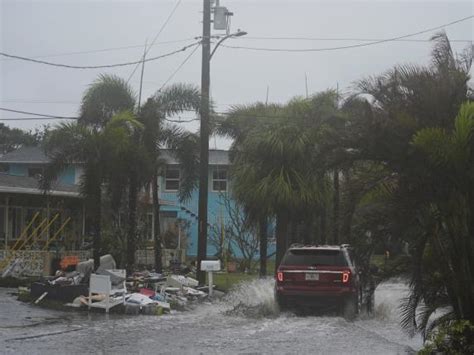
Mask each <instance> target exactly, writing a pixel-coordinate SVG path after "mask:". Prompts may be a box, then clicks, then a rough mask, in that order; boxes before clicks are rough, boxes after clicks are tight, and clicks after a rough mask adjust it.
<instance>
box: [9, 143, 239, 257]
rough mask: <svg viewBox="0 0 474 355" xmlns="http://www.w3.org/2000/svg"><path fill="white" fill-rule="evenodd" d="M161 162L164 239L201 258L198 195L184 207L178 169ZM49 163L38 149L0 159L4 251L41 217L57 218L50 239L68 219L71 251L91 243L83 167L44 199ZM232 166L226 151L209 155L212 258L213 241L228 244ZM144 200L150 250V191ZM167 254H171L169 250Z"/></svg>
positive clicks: (165, 154)
mask: <svg viewBox="0 0 474 355" xmlns="http://www.w3.org/2000/svg"><path fill="white" fill-rule="evenodd" d="M162 158H163V160H164V161H165V167H164V169H163V171H162V173H161V176H160V177H159V181H158V185H159V198H160V204H161V209H160V221H161V233H162V235H164V234H166V233H171V232H173V231H174V234H173V233H171V234H173V235H175V236H177V243H174V244H175V245H174V248H176V249H185V250H186V254H187V256H196V254H197V231H198V222H197V214H198V190H197V189H195V190H194V191H193V193H192V195H191V198H190V199H189V200H188V201H185V202H180V201H179V199H178V190H179V187H180V183H181V169H180V166H179V163H178V161H177V160H176V159H175V158H174V157H173V155H172V154H171V153H170V151H168V150H163V151H162ZM48 162H49V159H48V157H47V156H46V155H45V154H44V152H43V151H42V150H41V149H40V148H38V147H22V148H19V149H18V150H16V151H13V152H10V153H7V154H5V155H3V156H1V157H0V243H2V244H4V245H5V247H6V246H8V245H10V246H11V245H12V244H13V243H14V242H15V241H16V240H17V239H18V238H19V236H20V235H21V233H22V231H23V230H24V228H25V227H26V226H27V225H28V224H29V223H30V222H31V219H32V217H33V216H34V214H35V213H36V212H38V213H39V215H40V218H38V221H37V222H35V223H39V221H40V220H42V219H45V218H46V219H50V217H51V216H53V215H55V214H58V218H57V220H56V221H55V223H54V226H53V225H51V226H50V227H48V231H47V232H46V233H44V234H45V235H47V236H52V235H54V232H55V228H56V229H57V228H59V226H61V224H62V223H63V222H64V221H65V220H67V219H68V218H69V219H70V221H69V223H68V227H67V228H65V229H64V231H62V232H61V240H65V239H68V240H71V241H72V242H71V243H72V244H73V245H72V247H74V248H76V249H77V248H80V247H81V245H82V244H83V242H84V240H85V239H87V238H86V237H87V211H85V209H84V203H83V199H82V197H81V196H80V194H79V186H78V183H79V181H80V178H81V176H82V174H83V168H82V166H81V164H80V163H78V164H74V165H71V166H69V167H68V168H67V169H66V170H65V171H64V172H63V173H62V174H61V176H60V177H59V179H58V182H57V183H56V184H54V185H53V187H52V190H51V191H50V192H48V193H47V194H44V192H43V191H42V190H40V189H39V188H38V177H39V176H40V175H41V174H42V173H43V170H44V168H45V167H46V165H47V164H48ZM229 164H230V162H229V155H228V152H227V151H224V150H210V152H209V189H208V191H209V195H208V201H209V202H208V226H209V238H210V240H209V241H208V255H214V254H215V253H216V243H215V242H214V243H212V241H211V240H212V238H214V240H215V239H220V238H221V237H222V239H225V232H224V231H225V229H226V228H225V226H226V225H227V224H228V223H229V213H228V209H227V208H226V203H227V205H232V206H233V202H232V201H231V200H230V192H231V188H232V186H231V182H230V181H229V173H228V169H229ZM140 197H141V198H140V199H141V202H142V203H141V205H142V206H144V208H143V209H142V212H143V213H144V214H145V215H144V216H142V217H144V218H142V221H145V222H144V226H145V228H144V229H145V230H146V232H145V239H148V241H149V243H148V246H149V247H151V246H152V244H153V243H152V240H153V235H154V231H153V213H152V206H151V195H150V191H149V190H148V189H144V190H143V191H142V193H141V196H140ZM49 229H50V230H49ZM40 230H41V229H40ZM216 234H217V235H216ZM217 243H219V241H217ZM2 244H0V245H2ZM165 248H168V249H170V247H169V246H166V245H165ZM0 249H1V246H0ZM235 254H236V255H237V256H238V255H239V252H238V251H235Z"/></svg>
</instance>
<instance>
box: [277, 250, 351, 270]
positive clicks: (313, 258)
mask: <svg viewBox="0 0 474 355" xmlns="http://www.w3.org/2000/svg"><path fill="white" fill-rule="evenodd" d="M281 265H305V266H348V265H347V260H346V258H345V256H344V253H343V252H342V251H341V250H321V249H292V250H288V252H287V253H286V255H285V257H284V258H283V260H282V262H281Z"/></svg>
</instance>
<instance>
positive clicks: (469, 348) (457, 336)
mask: <svg viewBox="0 0 474 355" xmlns="http://www.w3.org/2000/svg"><path fill="white" fill-rule="evenodd" d="M436 352H441V353H443V354H474V324H473V323H471V322H469V321H468V320H456V321H452V322H447V323H445V324H443V325H441V326H440V327H439V328H438V329H437V330H436V331H434V332H433V333H432V334H431V335H430V336H429V337H428V340H427V342H426V345H425V347H424V348H423V349H422V350H421V351H420V354H425V355H428V354H433V353H436Z"/></svg>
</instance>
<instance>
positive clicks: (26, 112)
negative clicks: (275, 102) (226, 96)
mask: <svg viewBox="0 0 474 355" xmlns="http://www.w3.org/2000/svg"><path fill="white" fill-rule="evenodd" d="M0 111H8V112H14V113H19V114H23V115H31V116H38V118H36V117H18V118H0V121H10V120H21V119H23V120H41V119H46V120H47V119H60V120H77V119H79V117H74V116H62V115H54V114H45V113H37V112H28V111H20V110H13V109H9V108H5V107H0ZM183 111H187V112H196V111H195V110H190V109H188V110H183ZM212 113H213V114H217V115H222V116H230V115H232V117H253V118H271V119H277V118H287V119H292V118H293V117H290V116H283V115H278V116H266V115H253V114H248V115H247V114H236V113H233V112H223V111H213V112H212ZM165 120H166V121H168V122H174V123H188V122H193V121H199V118H192V119H189V120H175V119H170V118H165Z"/></svg>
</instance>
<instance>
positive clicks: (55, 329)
mask: <svg viewBox="0 0 474 355" xmlns="http://www.w3.org/2000/svg"><path fill="white" fill-rule="evenodd" d="M11 291H13V290H11V289H10V290H8V289H0V352H1V353H12V354H13V353H15V354H23V353H26V354H78V353H81V354H137V353H139V354H157V353H159V354H199V353H202V354H406V353H408V354H410V353H415V352H416V351H417V350H418V349H419V348H420V347H421V346H422V342H421V339H420V337H415V338H410V337H409V336H408V335H406V334H405V333H404V332H403V331H402V330H401V329H400V326H399V314H400V312H399V310H398V305H399V302H400V299H401V298H402V297H404V296H405V295H406V292H407V286H406V285H404V284H403V283H402V282H400V281H392V282H387V283H384V284H381V285H380V286H379V287H378V288H377V290H376V294H375V304H376V306H375V312H374V315H372V316H370V317H368V316H363V315H362V316H360V317H359V319H357V320H355V321H354V322H348V321H346V320H344V319H343V318H340V317H336V316H327V315H326V316H315V315H312V316H296V315H294V314H293V313H280V312H279V311H278V309H277V307H276V306H275V303H274V301H273V281H272V280H263V281H261V280H259V281H254V282H250V283H246V284H243V285H242V286H241V287H239V288H238V289H237V290H235V291H234V292H232V293H230V294H229V295H227V296H226V298H225V299H223V300H220V301H216V302H215V303H213V304H210V303H208V304H202V305H199V306H198V307H196V309H194V310H192V311H188V312H180V313H178V312H177V313H173V314H170V315H166V316H161V317H157V316H121V315H109V316H106V315H105V314H100V313H93V314H87V313H85V312H84V313H82V312H81V313H75V312H59V311H50V310H45V309H41V308H39V307H35V306H30V305H27V304H23V303H20V302H18V301H17V300H16V299H15V297H13V296H11V295H10V294H9V292H11Z"/></svg>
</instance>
